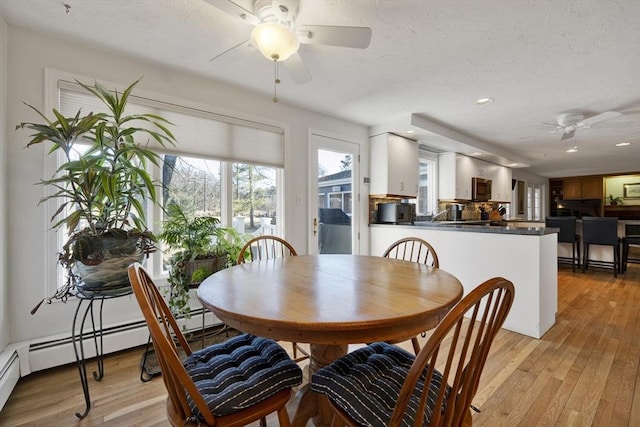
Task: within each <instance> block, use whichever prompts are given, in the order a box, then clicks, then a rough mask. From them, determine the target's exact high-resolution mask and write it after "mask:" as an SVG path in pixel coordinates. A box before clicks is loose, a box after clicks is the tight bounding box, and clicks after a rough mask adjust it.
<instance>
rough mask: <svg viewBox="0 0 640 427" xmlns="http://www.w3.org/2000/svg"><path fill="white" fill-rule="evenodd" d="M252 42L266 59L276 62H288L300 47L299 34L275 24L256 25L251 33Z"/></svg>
mask: <svg viewBox="0 0 640 427" xmlns="http://www.w3.org/2000/svg"><path fill="white" fill-rule="evenodd" d="M251 40H252V41H253V43H254V44H255V45H256V46H257V47H258V49H259V50H260V53H262V55H264V57H265V58H267V59H269V60H271V61H276V62H281V61H285V60H287V58H289V57H290V56H291V55H293V54H294V53H296V52H297V51H298V48H299V47H300V42H299V40H298V36H297V34H296V33H295V32H294V31H293V30H291V29H290V28H289V27H287V26H285V25H282V24H278V23H275V22H265V23H262V24H258V25H256V26H255V28H254V29H253V31H252V32H251Z"/></svg>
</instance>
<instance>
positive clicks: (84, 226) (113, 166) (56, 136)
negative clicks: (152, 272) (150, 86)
mask: <svg viewBox="0 0 640 427" xmlns="http://www.w3.org/2000/svg"><path fill="white" fill-rule="evenodd" d="M139 81H140V80H139V79H138V80H137V81H135V82H134V83H133V84H131V85H130V86H129V87H127V88H126V89H125V90H124V91H123V92H122V93H121V94H119V93H117V92H111V91H109V90H108V89H106V88H105V87H104V86H102V85H100V84H99V83H97V82H96V83H95V84H94V85H93V86H89V85H85V84H83V83H81V82H78V84H79V85H81V86H82V87H83V88H84V89H86V90H87V91H89V92H90V93H91V94H93V95H95V97H96V98H98V99H99V100H100V101H102V103H103V104H104V111H100V112H90V113H88V114H86V115H83V114H82V112H81V111H78V112H77V113H76V114H75V116H74V117H65V116H63V115H62V114H61V113H60V112H59V111H57V110H56V109H54V110H53V117H52V118H51V119H49V118H47V117H46V116H45V115H44V114H43V113H41V112H40V111H39V110H38V109H36V108H35V107H33V106H31V105H29V104H27V105H28V106H29V107H30V108H31V109H33V110H34V111H35V112H36V113H37V114H38V115H39V116H40V117H42V119H43V120H44V122H43V123H31V122H23V123H21V124H19V125H18V126H16V129H24V128H26V129H30V130H33V131H34V133H33V134H31V135H30V138H31V140H30V142H29V143H28V144H27V147H31V146H33V145H36V144H41V143H45V142H47V141H49V142H51V144H52V146H51V149H50V150H49V154H52V153H56V154H57V153H58V152H59V151H62V152H63V153H64V162H63V163H62V164H61V165H60V166H59V168H58V170H57V171H56V173H55V175H54V176H53V177H51V178H50V179H43V180H41V181H40V184H42V185H45V186H50V187H52V188H53V192H52V193H51V194H50V195H48V196H45V197H44V198H43V199H42V200H40V203H43V202H45V201H47V200H50V199H58V200H60V201H61V203H60V206H59V207H58V209H57V210H56V212H55V214H54V215H53V217H52V218H51V221H52V223H53V227H54V228H55V229H60V228H65V229H66V231H67V232H68V233H69V238H68V240H67V242H66V243H65V244H64V246H63V247H62V250H61V252H60V253H59V254H58V261H59V263H60V264H61V265H62V266H63V267H64V268H66V269H67V272H68V275H67V277H68V279H67V283H66V285H65V287H64V288H63V289H62V290H60V291H59V292H57V293H56V295H55V296H54V298H66V296H67V295H69V294H70V293H71V291H72V290H73V289H74V288H75V289H77V290H78V291H81V292H85V291H90V292H110V291H112V290H118V289H121V288H123V287H128V286H129V281H128V278H127V272H126V267H127V266H128V265H129V264H130V263H131V262H133V261H141V260H142V259H143V257H144V256H145V254H149V253H150V252H152V251H153V250H154V249H155V246H154V241H155V237H154V235H153V234H152V233H151V232H150V231H149V230H148V229H147V227H146V222H145V206H144V204H143V202H145V201H147V200H149V201H151V202H153V203H157V196H156V194H157V193H156V188H155V182H154V181H153V180H152V178H151V176H150V175H149V173H148V172H147V169H146V167H147V165H148V164H149V163H153V164H158V163H159V160H160V157H159V156H158V155H157V154H156V153H154V152H153V151H151V150H150V149H149V148H147V146H146V144H147V143H148V139H149V138H152V139H153V140H155V141H157V142H158V143H159V144H160V145H162V146H165V144H167V143H169V144H174V143H175V138H174V137H173V135H172V133H171V131H170V130H169V129H168V128H167V125H168V124H170V123H169V122H168V121H167V120H165V119H164V118H162V117H160V116H157V115H154V114H134V115H127V114H126V112H125V108H126V106H127V102H128V100H129V96H130V94H131V91H132V90H133V88H134V87H135V86H136V85H137V84H138V82H139ZM49 300H50V299H49ZM34 311H35V309H34Z"/></svg>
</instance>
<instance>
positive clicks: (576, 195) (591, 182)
mask: <svg viewBox="0 0 640 427" xmlns="http://www.w3.org/2000/svg"><path fill="white" fill-rule="evenodd" d="M603 182H604V181H603V179H602V177H601V176H589V177H585V178H565V179H564V182H563V187H564V200H579V199H602V197H603V194H604V191H603V188H602V187H603Z"/></svg>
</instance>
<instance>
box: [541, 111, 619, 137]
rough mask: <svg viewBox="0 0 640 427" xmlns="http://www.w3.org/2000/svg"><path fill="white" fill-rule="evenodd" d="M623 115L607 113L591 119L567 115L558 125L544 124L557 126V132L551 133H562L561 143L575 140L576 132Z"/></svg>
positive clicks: (559, 119)
mask: <svg viewBox="0 0 640 427" xmlns="http://www.w3.org/2000/svg"><path fill="white" fill-rule="evenodd" d="M620 115H622V113H619V112H617V111H605V112H604V113H600V114H596V115H595V116H591V117H589V118H586V119H585V118H584V114H582V113H566V114H562V115H560V116H558V119H557V121H556V123H544V124H545V125H550V126H555V127H556V130H555V131H552V132H551V133H559V132H562V136H561V137H560V140H561V141H564V140H565V139H569V138H573V136H574V134H575V132H576V130H578V129H588V128H590V127H591V126H593V125H595V124H596V123H600V122H604V121H605V120H610V119H613V118H615V117H618V116H620Z"/></svg>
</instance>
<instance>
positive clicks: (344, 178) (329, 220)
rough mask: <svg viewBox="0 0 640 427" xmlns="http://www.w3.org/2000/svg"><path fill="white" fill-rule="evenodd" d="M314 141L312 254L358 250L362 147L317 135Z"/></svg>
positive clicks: (311, 193) (312, 149)
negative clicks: (358, 201) (359, 176)
mask: <svg viewBox="0 0 640 427" xmlns="http://www.w3.org/2000/svg"><path fill="white" fill-rule="evenodd" d="M311 144H312V147H311V150H310V152H311V168H310V174H311V180H310V181H311V187H310V190H309V194H310V195H311V196H310V197H309V200H310V204H311V207H310V210H309V212H311V236H310V238H309V242H310V244H309V253H311V254H351V253H358V239H357V232H356V231H355V230H358V227H357V225H358V224H357V221H358V220H357V218H358V215H357V214H356V210H357V206H358V204H357V203H354V201H357V198H358V188H357V186H356V185H355V183H357V182H358V180H357V176H358V173H359V146H358V145H357V144H355V143H352V142H347V141H342V140H339V139H335V138H329V137H326V136H321V135H315V134H314V135H312V138H311ZM354 189H355V191H354ZM314 194H315V195H316V197H313V195H314ZM354 199H355V200H354Z"/></svg>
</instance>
